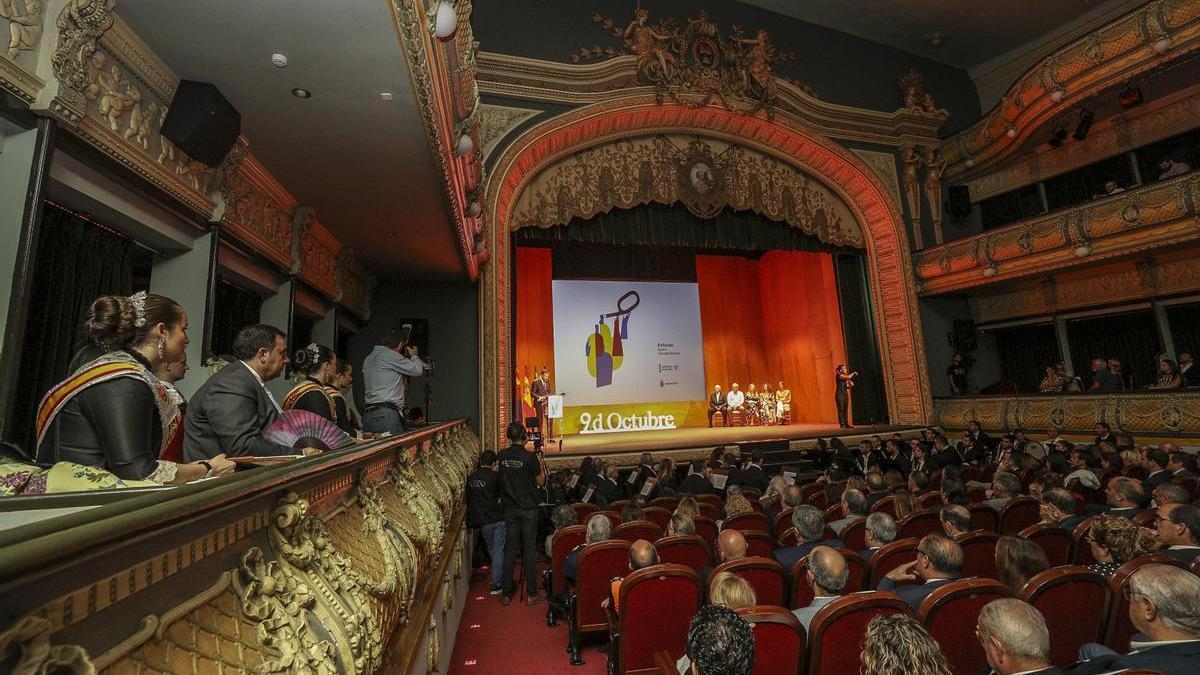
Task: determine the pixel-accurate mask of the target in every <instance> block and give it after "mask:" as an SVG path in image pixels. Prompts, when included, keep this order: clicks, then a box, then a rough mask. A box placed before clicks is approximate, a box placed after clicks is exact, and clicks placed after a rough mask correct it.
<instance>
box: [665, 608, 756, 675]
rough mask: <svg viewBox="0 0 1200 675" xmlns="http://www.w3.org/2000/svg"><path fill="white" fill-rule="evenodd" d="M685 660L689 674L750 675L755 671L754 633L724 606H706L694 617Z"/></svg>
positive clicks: (686, 672) (742, 620)
mask: <svg viewBox="0 0 1200 675" xmlns="http://www.w3.org/2000/svg"><path fill="white" fill-rule="evenodd" d="M684 659H687V661H686V663H685V662H684V661H683V660H682V659H681V660H680V663H679V664H677V667H678V666H683V667H682V668H679V672H680V673H684V674H685V675H750V671H752V670H753V669H754V631H753V630H752V629H751V628H750V624H748V623H746V620H745V619H743V618H742V617H740V616H738V615H737V613H736V612H734V611H733V610H732V609H729V608H728V607H725V606H724V605H705V606H703V607H701V608H700V611H698V612H696V615H695V616H694V617H692V625H691V627H690V628H688V636H687V643H686V645H685V646H684Z"/></svg>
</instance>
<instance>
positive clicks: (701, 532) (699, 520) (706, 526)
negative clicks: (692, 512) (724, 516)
mask: <svg viewBox="0 0 1200 675" xmlns="http://www.w3.org/2000/svg"><path fill="white" fill-rule="evenodd" d="M692 522H693V523H694V524H695V526H696V536H698V537H700V538H701V539H703V540H704V541H705V543H707V544H708V547H709V548H710V549H712V550H714V551H715V550H717V534H719V532H718V530H717V521H715V520H713V519H712V518H708V517H706V516H696V517H695V518H692Z"/></svg>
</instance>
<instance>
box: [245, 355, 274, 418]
mask: <svg viewBox="0 0 1200 675" xmlns="http://www.w3.org/2000/svg"><path fill="white" fill-rule="evenodd" d="M242 365H243V366H246V370H249V371H250V374H251V375H253V376H254V379H256V380H258V386H260V387H262V388H263V391H265V392H267V398H268V399H270V401H271V405H273V406H275V412H283V408H280V407H279V401H276V400H275V397H274V396H273V395H272V394H271V390H270V389H267V383H266V382H263V379H262V378H261V377H259V376H258V371H257V370H255V369H253V368H251V367H250V364H249V363H246V362H245V361H242Z"/></svg>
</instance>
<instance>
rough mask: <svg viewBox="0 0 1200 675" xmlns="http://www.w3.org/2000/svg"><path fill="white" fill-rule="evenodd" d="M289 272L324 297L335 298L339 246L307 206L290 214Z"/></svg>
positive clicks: (336, 294)
mask: <svg viewBox="0 0 1200 675" xmlns="http://www.w3.org/2000/svg"><path fill="white" fill-rule="evenodd" d="M291 220H292V271H293V272H294V273H296V274H299V275H300V278H301V279H302V280H304V281H305V282H306V283H307V284H309V285H310V286H312V287H313V288H315V289H317V290H318V291H320V292H321V293H323V294H324V295H325V297H327V298H329V299H331V300H333V299H336V298H337V297H338V256H339V255H340V254H341V249H342V245H341V244H340V243H338V240H337V239H335V238H334V236H333V235H332V234H330V232H329V230H327V229H325V226H324V225H322V224H321V221H319V220H317V216H316V213H315V212H314V211H313V210H312V208H311V207H308V206H298V207H296V208H295V210H294V211H293V213H292V216H291Z"/></svg>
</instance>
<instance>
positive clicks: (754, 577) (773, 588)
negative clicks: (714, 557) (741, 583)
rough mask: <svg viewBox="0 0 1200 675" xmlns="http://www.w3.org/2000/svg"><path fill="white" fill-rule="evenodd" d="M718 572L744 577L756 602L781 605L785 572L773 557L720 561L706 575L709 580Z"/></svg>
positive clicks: (785, 578) (785, 586)
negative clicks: (752, 591) (751, 589)
mask: <svg viewBox="0 0 1200 675" xmlns="http://www.w3.org/2000/svg"><path fill="white" fill-rule="evenodd" d="M718 572H729V573H731V574H736V575H738V576H739V577H741V578H743V579H745V580H746V583H748V584H750V588H753V589H754V597H755V598H756V599H757V600H758V604H760V605H779V606H783V602H784V598H785V592H786V589H787V574H786V573H785V572H784V570H783V566H782V565H780V564H779V563H778V562H776V561H775V560H774V559H773V558H742V559H741V560H730V561H728V562H724V563H721V564H720V565H717V566H716V567H715V568H713V571H712V572H711V573H710V574H709V575H708V579H709V581H710V582H711V581H712V579H713V578H714V577H716V576H717V573H718Z"/></svg>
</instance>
